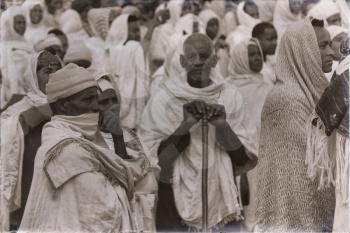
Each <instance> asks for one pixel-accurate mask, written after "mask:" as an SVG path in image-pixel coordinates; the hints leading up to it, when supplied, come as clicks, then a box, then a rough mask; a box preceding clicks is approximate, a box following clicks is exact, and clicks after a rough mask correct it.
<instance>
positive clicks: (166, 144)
mask: <svg viewBox="0 0 350 233" xmlns="http://www.w3.org/2000/svg"><path fill="white" fill-rule="evenodd" d="M213 50H214V46H213V44H212V42H211V40H210V39H209V38H208V37H207V36H205V35H203V34H199V33H195V34H192V35H190V36H189V37H187V39H186V40H185V42H184V43H180V44H179V47H178V50H177V51H176V54H175V55H174V57H173V58H174V59H173V63H172V67H171V69H170V75H169V79H168V80H167V81H165V82H164V83H163V84H161V86H160V88H159V90H158V91H157V93H156V94H155V95H154V96H153V97H152V98H151V100H150V102H149V103H148V105H147V107H146V109H145V111H144V114H143V117H142V121H141V126H140V129H139V130H140V131H139V132H140V135H141V138H142V140H143V141H144V143H145V145H146V146H147V147H148V150H149V152H150V162H151V166H156V165H158V164H159V166H160V167H161V172H160V179H159V191H158V209H157V230H158V231H186V229H188V228H187V227H190V228H195V229H199V230H201V229H202V226H203V225H202V224H203V221H202V216H203V212H202V191H201V182H200V181H201V179H202V175H201V174H202V172H201V169H202V162H201V161H202V156H203V155H202V130H201V127H200V120H201V119H202V118H204V117H206V118H207V119H208V121H209V141H208V149H209V152H208V157H209V169H208V176H209V178H208V193H207V195H208V228H211V229H214V228H221V227H223V226H225V225H226V224H227V223H229V222H232V221H234V220H239V219H241V210H242V206H241V204H240V200H239V199H240V195H239V191H238V187H237V186H236V184H235V176H236V175H238V174H239V173H240V172H243V170H249V169H251V168H252V167H254V165H255V162H256V160H255V159H256V157H255V156H254V155H252V154H251V153H246V152H247V151H246V150H245V148H248V150H250V148H251V146H252V145H251V143H250V141H249V136H248V135H247V134H248V132H247V131H246V130H245V127H244V125H242V120H243V118H244V110H243V109H242V107H243V101H242V97H241V96H240V94H239V93H238V91H237V89H236V88H235V87H234V86H233V85H229V84H225V85H224V80H223V78H222V76H221V75H220V74H219V72H218V70H217V69H216V68H215V66H216V64H217V57H216V56H215V55H214V54H213ZM236 133H237V135H238V136H237V135H236ZM241 141H242V142H243V143H244V145H245V146H243V145H242V143H241ZM240 168H241V169H240ZM183 223H184V224H185V225H183ZM186 226H187V227H186ZM231 230H232V229H231Z"/></svg>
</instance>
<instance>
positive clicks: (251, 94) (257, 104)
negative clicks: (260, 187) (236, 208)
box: [227, 39, 273, 230]
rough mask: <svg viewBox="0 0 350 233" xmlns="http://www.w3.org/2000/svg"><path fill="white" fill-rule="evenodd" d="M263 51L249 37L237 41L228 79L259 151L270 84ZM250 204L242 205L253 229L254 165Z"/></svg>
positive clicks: (250, 187) (232, 54)
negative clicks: (266, 74) (262, 119)
mask: <svg viewBox="0 0 350 233" xmlns="http://www.w3.org/2000/svg"><path fill="white" fill-rule="evenodd" d="M263 62H264V60H263V54H262V50H261V48H260V45H259V42H258V41H257V40H256V39H250V40H247V41H243V42H240V43H239V44H237V45H236V46H235V47H233V49H232V53H231V57H230V64H229V73H230V74H229V76H228V80H227V81H228V82H229V83H231V84H233V85H234V86H236V87H237V89H238V91H239V92H240V93H241V95H242V97H243V101H244V106H245V110H246V119H245V126H246V130H247V131H249V132H250V135H252V136H253V137H252V138H251V140H252V141H253V142H254V143H255V150H256V151H258V146H259V132H260V118H261V111H262V108H263V105H264V103H265V99H266V97H267V95H268V93H269V92H270V91H271V89H272V87H273V85H271V84H270V83H267V82H265V81H264V77H263V75H262V74H261V73H260V72H261V70H262V67H263ZM247 176H248V181H249V182H248V187H249V205H248V206H245V208H244V213H245V214H244V216H245V220H244V222H245V225H246V226H247V228H248V229H249V230H253V229H254V226H255V224H256V221H255V208H256V195H257V189H256V186H257V174H256V169H253V170H251V171H249V172H248V174H247Z"/></svg>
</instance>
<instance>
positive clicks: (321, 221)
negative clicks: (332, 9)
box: [256, 18, 335, 232]
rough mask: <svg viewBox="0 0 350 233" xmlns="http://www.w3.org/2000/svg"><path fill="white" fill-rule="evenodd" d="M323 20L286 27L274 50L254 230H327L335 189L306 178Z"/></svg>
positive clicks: (326, 46) (321, 84)
mask: <svg viewBox="0 0 350 233" xmlns="http://www.w3.org/2000/svg"><path fill="white" fill-rule="evenodd" d="M330 42H331V41H330V37H329V33H328V32H327V30H326V29H325V28H323V22H322V21H317V20H313V21H312V22H311V20H310V19H309V18H307V19H305V20H302V21H300V22H298V23H296V24H294V26H293V27H290V28H289V29H287V31H286V32H285V34H284V35H283V37H282V39H281V44H280V47H279V50H278V54H277V64H276V76H277V83H276V85H275V87H274V88H273V89H272V91H271V92H270V93H269V95H268V96H267V98H266V101H265V104H264V107H263V110H262V116H261V133H260V142H259V164H258V166H257V169H258V170H257V172H258V174H259V177H258V190H259V192H258V193H257V200H258V206H257V212H256V217H257V227H258V229H257V230H258V231H287V232H289V231H297V232H299V231H312V232H321V231H328V232H329V231H331V230H332V222H333V212H334V204H335V203H334V201H335V199H334V190H333V189H326V190H324V191H322V192H320V191H319V190H318V189H317V186H318V185H317V182H314V181H311V180H309V179H308V177H307V167H306V165H305V156H306V142H307V134H306V133H307V132H306V128H307V124H308V119H309V117H310V115H311V113H312V111H313V109H314V108H315V105H316V103H317V101H318V100H319V98H320V96H321V94H322V93H323V91H324V89H325V88H326V87H327V85H328V82H327V79H326V77H325V76H324V73H327V72H330V71H331V69H332V61H333V55H334V53H333V50H332V49H331V47H330Z"/></svg>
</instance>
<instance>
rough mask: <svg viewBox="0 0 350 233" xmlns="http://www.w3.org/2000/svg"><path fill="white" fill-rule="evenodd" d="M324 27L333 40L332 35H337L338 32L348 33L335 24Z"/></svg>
mask: <svg viewBox="0 0 350 233" xmlns="http://www.w3.org/2000/svg"><path fill="white" fill-rule="evenodd" d="M326 29H327V31H328V32H329V35H330V36H331V40H333V39H334V37H336V36H338V35H339V34H340V33H348V30H346V29H345V28H343V27H339V26H337V25H331V26H328V27H326Z"/></svg>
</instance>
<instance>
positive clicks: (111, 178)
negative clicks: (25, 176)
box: [20, 64, 147, 232]
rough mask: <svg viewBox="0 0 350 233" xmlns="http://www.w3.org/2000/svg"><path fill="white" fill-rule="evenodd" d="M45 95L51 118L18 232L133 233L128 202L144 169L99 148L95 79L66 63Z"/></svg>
mask: <svg viewBox="0 0 350 233" xmlns="http://www.w3.org/2000/svg"><path fill="white" fill-rule="evenodd" d="M46 93H47V98H48V102H49V103H50V107H51V110H52V112H53V117H52V118H51V121H50V122H49V123H47V124H46V125H45V126H44V128H43V133H42V145H41V147H40V148H39V150H38V153H37V156H36V158H35V166H34V176H33V182H32V187H31V190H30V194H29V198H28V202H27V205H26V208H25V212H24V216H23V219H22V223H21V226H20V231H31V232H60V231H61V232H130V231H133V230H134V224H133V221H132V218H131V211H130V206H129V201H128V200H131V199H132V197H133V194H134V182H136V181H138V180H139V179H140V178H142V177H143V176H144V174H142V172H143V170H142V169H139V166H133V165H131V164H130V163H129V162H127V161H124V160H123V159H121V158H120V157H119V156H117V155H116V154H114V153H113V152H111V151H110V150H109V149H107V148H105V147H103V146H99V145H98V141H100V140H99V139H100V138H101V137H100V136H99V135H98V134H97V131H98V119H99V114H98V111H99V108H98V104H97V100H98V92H97V87H96V81H95V79H94V77H93V76H92V75H91V74H90V73H89V72H88V71H87V70H86V69H84V68H81V67H78V66H77V65H75V64H68V65H67V66H66V67H64V68H63V69H61V70H59V71H57V72H55V73H54V74H51V75H50V78H49V82H48V84H47V86H46ZM138 163H141V164H143V166H144V167H146V166H147V164H144V163H143V161H142V160H139V161H138Z"/></svg>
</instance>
